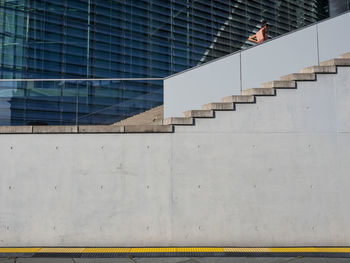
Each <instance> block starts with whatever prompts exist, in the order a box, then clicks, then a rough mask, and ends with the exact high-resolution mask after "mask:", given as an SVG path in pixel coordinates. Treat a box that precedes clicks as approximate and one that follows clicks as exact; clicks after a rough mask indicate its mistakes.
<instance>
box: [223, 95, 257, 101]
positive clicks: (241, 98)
mask: <svg viewBox="0 0 350 263" xmlns="http://www.w3.org/2000/svg"><path fill="white" fill-rule="evenodd" d="M221 100H222V102H233V103H253V102H255V97H254V96H249V95H239V96H228V97H224V98H222V99H221Z"/></svg>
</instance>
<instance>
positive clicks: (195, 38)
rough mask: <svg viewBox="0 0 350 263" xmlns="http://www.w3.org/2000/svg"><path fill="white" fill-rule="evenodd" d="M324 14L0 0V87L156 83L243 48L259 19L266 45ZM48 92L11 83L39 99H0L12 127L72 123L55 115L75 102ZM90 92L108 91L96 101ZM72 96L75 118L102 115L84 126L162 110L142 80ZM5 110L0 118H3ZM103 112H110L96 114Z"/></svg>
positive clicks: (280, 4)
mask: <svg viewBox="0 0 350 263" xmlns="http://www.w3.org/2000/svg"><path fill="white" fill-rule="evenodd" d="M327 6H328V3H327V1H322V0H309V1H306V0H283V1H270V0H249V1H248V0H209V1H207V0H206V1H204V0H176V1H175V0H171V1H163V0H150V1H143V0H132V1H127V0H106V1H97V0H0V78H2V79H28V78H29V79H38V78H39V79H52V78H55V79H61V78H62V79H71V78H89V79H95V78H123V79H124V78H125V79H135V78H162V77H165V76H168V75H171V74H174V73H176V72H179V71H182V70H185V69H187V68H190V67H193V66H196V65H198V64H201V63H205V62H208V61H210V60H212V59H215V58H218V57H221V56H223V55H226V54H229V53H232V52H234V51H236V50H239V49H242V48H246V47H249V46H251V45H252V44H251V43H249V42H248V41H247V38H248V36H249V35H251V34H252V33H255V32H256V31H257V29H258V28H259V27H260V22H261V20H262V19H265V20H266V21H267V22H268V24H269V25H270V32H269V35H270V37H275V36H278V35H281V34H284V33H286V32H289V31H291V30H294V29H297V28H300V27H303V26H306V25H308V24H311V23H313V22H316V21H317V20H320V19H322V18H325V17H327ZM53 83H55V85H56V84H57V83H58V82H43V81H40V82H35V81H33V82H22V83H17V84H16V86H20V85H21V88H20V90H23V91H27V90H30V89H36V90H41V91H42V97H43V99H42V100H41V96H40V93H39V94H36V96H35V99H33V98H32V97H31V96H30V93H27V92H19V93H15V94H14V95H13V96H12V97H11V99H10V100H9V99H6V97H4V98H2V99H1V100H7V103H10V105H11V107H10V111H11V124H12V125H22V124H33V123H34V124H57V125H64V124H71V123H72V121H71V118H68V117H67V118H65V117H64V116H69V115H70V113H71V112H70V106H69V105H70V104H72V102H69V103H68V102H67V105H68V106H67V107H65V101H70V100H74V99H76V96H72V94H69V93H68V94H64V92H63V91H64V90H65V86H64V87H62V88H60V89H59V90H61V91H62V92H61V93H60V94H58V93H57V94H55V96H48V95H49V94H51V93H50V92H49V90H50V89H52V88H53V86H52V85H54V84H53ZM116 83H117V84H116ZM11 85H12V84H11ZM24 85H27V86H26V87H24ZM28 85H30V86H28ZM55 85H54V86H55ZM62 85H67V86H68V87H69V86H70V85H72V83H70V82H67V81H64V82H63V84H62ZM74 85H76V83H74ZM106 85H111V86H110V87H106ZM56 86H57V85H56ZM56 86H55V87H56ZM99 88H100V89H101V90H103V89H105V88H107V89H110V90H113V91H114V92H112V93H111V94H110V95H109V96H107V97H105V99H104V101H101V98H98V99H96V98H97V97H98V96H97V95H96V92H97V90H98V89H99ZM6 89H7V90H11V89H13V87H12V86H11V87H6ZM68 89H69V88H68ZM82 90H84V92H83V91H82ZM46 91H47V92H46ZM57 92H58V89H57ZM76 92H78V94H75V95H77V97H78V98H79V99H78V100H79V102H80V103H79V107H78V108H79V109H82V110H81V112H78V117H76V119H79V120H81V118H80V117H81V116H84V115H86V114H90V115H93V116H97V115H98V113H100V115H101V116H98V117H96V118H92V119H91V120H87V119H86V121H83V122H82V123H84V124H102V123H103V124H107V123H114V122H117V121H119V120H122V119H124V118H127V117H129V116H132V115H134V114H137V113H139V112H142V111H145V110H147V109H149V108H152V107H155V106H158V105H160V104H162V83H161V82H157V83H154V82H152V81H150V80H145V81H141V80H137V81H136V80H135V81H132V80H129V81H119V82H118V81H117V82H115V83H111V82H108V81H107V82H106V83H102V82H98V84H96V82H94V81H90V82H89V81H83V82H82V83H80V86H79V88H76ZM80 92H81V93H80ZM148 94H149V96H147V95H148ZM154 94H157V95H156V96H154ZM0 96H1V94H0ZM102 97H103V96H102ZM97 101H98V103H97ZM7 103H1V104H0V105H3V106H1V107H2V108H1V109H0V110H2V109H3V108H4V112H8V107H7V106H6V105H7ZM118 105H119V106H118ZM122 105H128V106H125V107H123V106H122ZM104 107H105V109H110V108H113V109H115V111H114V113H113V114H105V112H106V111H104V110H103V109H104ZM118 107H119V108H118ZM58 109H59V110H58ZM117 109H119V110H117ZM60 112H61V113H62V114H61V113H60ZM65 113H67V114H65ZM3 115H4V116H6V114H5V113H4V114H1V116H3ZM104 115H106V116H105V118H104ZM4 118H5V117H4ZM102 120H103V121H102ZM75 121H76V120H75ZM0 124H1V122H0Z"/></svg>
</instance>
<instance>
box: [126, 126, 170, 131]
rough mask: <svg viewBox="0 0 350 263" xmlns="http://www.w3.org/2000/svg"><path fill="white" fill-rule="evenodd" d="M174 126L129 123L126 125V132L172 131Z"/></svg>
mask: <svg viewBox="0 0 350 263" xmlns="http://www.w3.org/2000/svg"><path fill="white" fill-rule="evenodd" d="M173 131H174V126H172V125H127V126H124V132H126V133H153V132H154V133H158V132H159V133H172V132H173Z"/></svg>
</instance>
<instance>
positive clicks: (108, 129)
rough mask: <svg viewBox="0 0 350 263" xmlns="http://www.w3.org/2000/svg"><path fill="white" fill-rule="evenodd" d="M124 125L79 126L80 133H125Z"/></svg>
mask: <svg viewBox="0 0 350 263" xmlns="http://www.w3.org/2000/svg"><path fill="white" fill-rule="evenodd" d="M123 132H124V126H117V125H91V126H89V125H86V126H79V133H123Z"/></svg>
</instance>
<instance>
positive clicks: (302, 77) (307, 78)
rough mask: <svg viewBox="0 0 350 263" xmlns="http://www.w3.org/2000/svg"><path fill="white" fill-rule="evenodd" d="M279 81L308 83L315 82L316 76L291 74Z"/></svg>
mask: <svg viewBox="0 0 350 263" xmlns="http://www.w3.org/2000/svg"><path fill="white" fill-rule="evenodd" d="M281 80H282V81H283V80H285V81H290V80H293V81H310V80H316V74H315V73H293V74H289V75H286V76H283V77H281Z"/></svg>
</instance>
